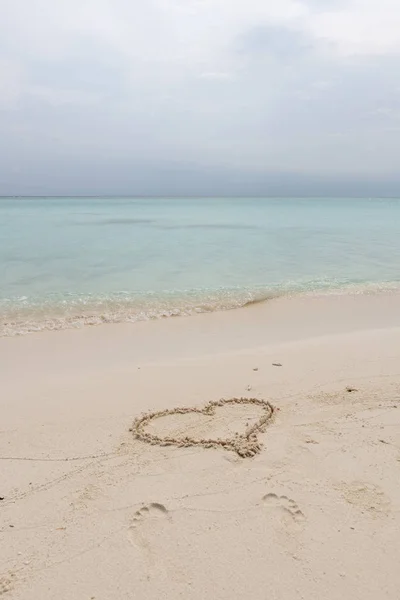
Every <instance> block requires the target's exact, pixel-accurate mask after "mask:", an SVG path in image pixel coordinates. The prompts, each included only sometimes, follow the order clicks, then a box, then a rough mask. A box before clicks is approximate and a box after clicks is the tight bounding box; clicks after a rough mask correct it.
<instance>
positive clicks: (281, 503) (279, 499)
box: [262, 494, 305, 523]
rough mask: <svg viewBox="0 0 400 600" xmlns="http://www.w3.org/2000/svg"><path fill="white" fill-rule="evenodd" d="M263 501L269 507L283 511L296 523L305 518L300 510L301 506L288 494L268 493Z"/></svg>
mask: <svg viewBox="0 0 400 600" xmlns="http://www.w3.org/2000/svg"><path fill="white" fill-rule="evenodd" d="M262 501H263V503H264V504H266V505H267V506H268V507H269V508H274V509H275V510H279V511H281V512H282V513H284V514H286V515H288V516H290V518H291V519H293V521H295V522H296V523H301V522H303V521H304V520H305V516H304V513H303V512H302V511H301V510H300V508H299V506H298V505H297V504H296V502H295V501H294V500H292V499H291V498H288V497H287V496H277V495H276V494H266V495H265V496H263V498H262Z"/></svg>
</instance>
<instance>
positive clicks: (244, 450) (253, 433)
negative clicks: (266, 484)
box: [130, 398, 276, 458]
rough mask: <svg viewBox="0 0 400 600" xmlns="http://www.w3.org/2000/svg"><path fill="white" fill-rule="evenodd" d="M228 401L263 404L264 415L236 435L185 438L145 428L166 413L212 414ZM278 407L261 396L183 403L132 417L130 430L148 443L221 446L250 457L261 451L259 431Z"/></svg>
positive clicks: (260, 431)
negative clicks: (211, 437)
mask: <svg viewBox="0 0 400 600" xmlns="http://www.w3.org/2000/svg"><path fill="white" fill-rule="evenodd" d="M225 404H249V405H256V406H261V407H262V408H263V411H264V414H263V415H261V417H260V418H259V419H258V421H257V422H256V423H255V424H254V425H252V426H251V427H249V428H248V429H247V430H246V431H245V432H244V433H243V434H239V433H235V435H234V436H233V437H231V438H225V439H221V438H217V439H215V440H214V439H206V438H201V439H196V438H191V437H189V436H185V437H182V438H174V437H171V436H164V437H161V436H158V435H155V434H153V433H149V432H148V431H146V427H147V425H148V424H149V423H150V422H151V421H154V420H155V419H159V418H161V417H166V416H168V415H174V414H187V413H198V414H202V415H207V416H213V415H215V412H216V409H217V408H218V407H221V406H224V405H225ZM275 410H276V409H275V407H274V406H273V405H272V404H271V403H270V402H269V401H268V400H262V399H260V398H228V399H225V398H221V399H220V400H211V401H210V402H208V403H207V404H205V405H204V407H203V408H197V407H186V406H182V407H177V408H171V409H165V410H159V411H155V412H149V413H145V414H142V415H141V416H139V417H136V419H135V420H134V421H133V424H132V427H131V429H130V431H132V432H133V434H134V436H135V438H136V439H138V440H141V441H142V442H146V443H147V444H152V445H153V446H154V445H157V446H176V447H178V448H185V447H189V446H202V447H204V448H219V447H222V448H224V449H225V450H231V451H233V452H236V454H238V455H239V456H240V457H242V458H248V457H252V456H255V455H256V454H258V453H259V452H261V449H262V444H261V442H260V441H259V439H258V434H259V433H263V431H265V429H266V427H267V425H268V424H269V423H271V421H272V418H273V417H274V415H275Z"/></svg>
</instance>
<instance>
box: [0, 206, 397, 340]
mask: <svg viewBox="0 0 400 600" xmlns="http://www.w3.org/2000/svg"><path fill="white" fill-rule="evenodd" d="M397 288H399V289H400V199H378V198H377V199H338V198H330V199H324V198H310V199H304V198H289V199H282V198H265V199H263V198H257V199H251V198H241V199H237V198H224V199H218V198H215V199H211V198H209V199H184V198H180V199H177V198H165V199H137V198H0V335H1V336H13V335H20V334H24V333H29V332H33V331H40V330H49V329H63V328H72V327H83V326H86V325H96V324H101V323H109V322H123V321H137V320H144V319H153V318H162V317H169V316H178V315H190V314H194V313H199V312H207V311H215V310H224V309H233V308H237V307H240V306H244V305H246V304H249V303H252V302H258V301H264V300H268V299H269V298H273V297H275V296H280V295H287V294H304V293H313V294H315V293H317V294H320V293H335V294H345V293H349V292H352V293H354V292H356V293H379V291H381V290H385V291H386V290H390V289H397Z"/></svg>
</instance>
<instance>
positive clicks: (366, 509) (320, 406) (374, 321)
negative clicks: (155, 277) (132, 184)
mask: <svg viewBox="0 0 400 600" xmlns="http://www.w3.org/2000/svg"><path fill="white" fill-rule="evenodd" d="M399 301H400V297H399V295H398V294H395V293H393V294H375V295H357V296H351V295H343V296H339V295H338V296H335V295H332V296H320V297H317V296H315V297H312V296H310V297H306V296H305V297H299V298H285V299H278V300H274V301H271V302H267V303H264V304H259V305H254V306H250V307H247V308H244V309H240V310H236V311H227V312H225V313H213V314H205V315H199V316H195V317H188V318H177V319H173V318H170V319H166V320H160V321H154V322H142V323H136V324H131V325H129V324H121V325H108V326H106V325H105V326H100V327H93V328H84V329H80V330H68V331H58V332H42V333H38V334H31V335H27V336H24V337H16V338H2V339H0V372H1V394H0V410H1V423H0V469H1V477H0V497H1V500H0V511H1V512H0V514H1V520H0V544H1V553H0V554H1V555H0V596H1V597H4V598H10V599H15V600H28V599H29V600H32V599H33V598H34V599H36V598H37V599H40V600H50V599H51V600H53V599H54V598H58V599H60V600H69V599H75V598H80V599H85V600H86V599H87V600H90V599H91V600H111V599H118V600H123V599H128V598H138V599H139V598H143V599H144V598H145V599H154V600H155V599H157V600H158V599H161V598H165V599H167V600H172V599H174V600H175V599H176V598H184V599H185V600H200V599H201V600H203V599H204V598H215V599H218V600H236V599H237V600H239V599H243V598H252V599H253V600H266V599H268V600H275V599H276V600H280V599H282V600H283V599H285V600H292V599H293V600H298V599H301V598H304V599H306V600H312V599H315V600H320V599H322V598H323V599H326V600H343V599H344V598H351V599H352V600H361V599H362V600H369V599H371V600H372V599H374V600H376V599H377V598H379V599H383V598H388V599H390V600H397V599H398V597H399V589H400V573H399V570H398V563H399V559H400V513H399V509H400V485H399V483H400V437H399V428H400V308H399V307H400V303H399ZM242 397H244V398H253V399H256V400H259V401H261V400H264V401H267V402H270V403H271V405H272V406H273V409H274V410H273V414H272V416H271V415H268V417H269V416H271V418H268V422H265V423H264V426H262V427H258V425H259V422H260V419H261V420H262V418H263V415H265V414H266V413H265V411H264V408H263V406H262V405H261V404H260V403H238V404H225V405H222V406H217V407H215V409H213V410H211V411H206V410H204V407H205V406H207V405H208V403H209V402H213V401H217V400H220V399H221V398H224V399H231V398H242ZM177 407H186V408H189V407H194V408H197V409H203V412H185V413H184V414H179V413H173V414H166V415H165V416H163V417H159V418H156V419H154V420H150V421H149V422H148V423H146V424H145V428H144V431H145V432H146V433H147V434H150V435H151V436H155V437H157V438H159V439H161V440H162V439H166V438H167V439H169V440H175V441H176V443H175V444H174V443H171V445H168V446H164V445H159V444H154V445H153V444H149V443H146V442H145V441H143V440H140V439H136V438H135V435H134V433H135V432H134V431H131V429H132V424H133V422H134V419H136V418H137V417H138V416H140V415H141V414H142V413H144V412H148V411H152V412H153V413H155V414H156V416H157V412H159V411H165V410H173V409H175V408H177ZM249 429H252V431H253V434H252V435H255V439H256V442H257V443H258V444H260V446H262V447H261V448H260V451H257V452H255V454H254V456H251V457H245V458H243V457H242V456H240V455H239V454H238V453H237V452H236V451H235V449H234V448H232V447H225V446H224V443H225V442H226V440H234V439H238V436H239V437H240V436H242V438H243V436H244V435H245V432H247V431H248V430H249ZM235 435H236V437H235ZM242 438H241V439H242ZM199 439H212V440H219V441H220V442H221V444H220V445H218V444H215V445H214V446H216V447H211V448H204V447H203V446H193V445H191V442H192V441H193V440H199ZM228 446H229V444H228ZM254 447H255V446H254Z"/></svg>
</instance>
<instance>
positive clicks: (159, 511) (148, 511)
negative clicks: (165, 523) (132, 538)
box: [131, 502, 169, 528]
mask: <svg viewBox="0 0 400 600" xmlns="http://www.w3.org/2000/svg"><path fill="white" fill-rule="evenodd" d="M168 518H169V514H168V510H167V509H166V508H165V506H164V505H163V504H159V503H158V502H152V503H151V504H145V505H144V506H142V508H139V510H137V511H136V512H135V514H134V515H133V519H132V522H131V528H136V527H137V526H138V525H140V523H142V522H143V521H146V520H147V519H152V520H154V519H168Z"/></svg>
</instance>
